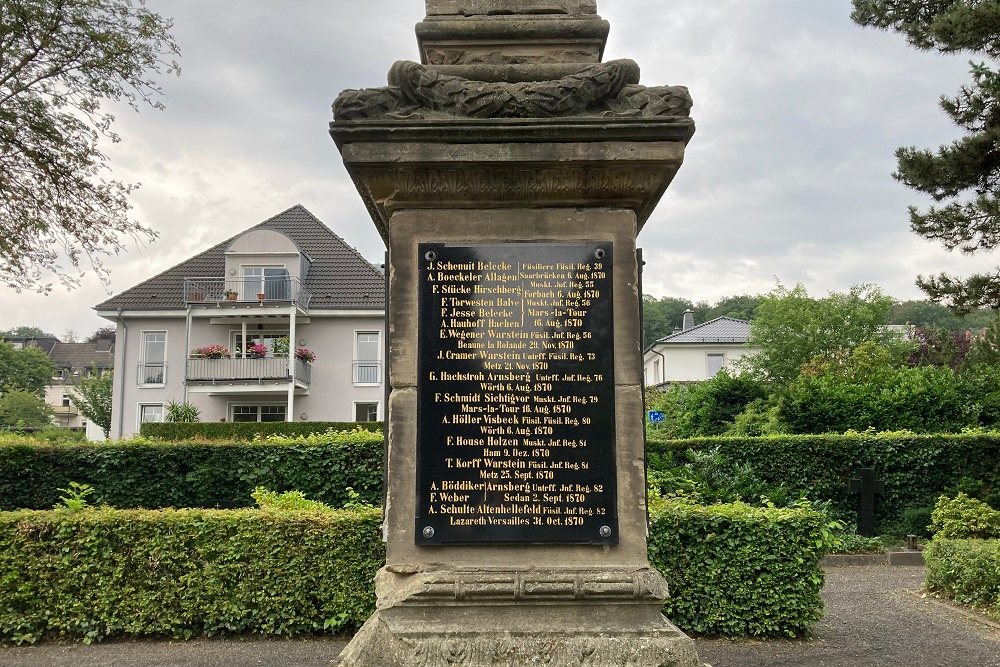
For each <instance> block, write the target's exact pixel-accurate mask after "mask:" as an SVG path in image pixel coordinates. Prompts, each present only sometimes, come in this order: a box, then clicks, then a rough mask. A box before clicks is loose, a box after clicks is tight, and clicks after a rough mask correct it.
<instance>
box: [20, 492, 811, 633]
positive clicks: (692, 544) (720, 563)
mask: <svg viewBox="0 0 1000 667" xmlns="http://www.w3.org/2000/svg"><path fill="white" fill-rule="evenodd" d="M295 495H296V498H300V497H301V496H300V494H295ZM286 497H290V496H286ZM265 502H266V501H265ZM295 502H297V500H296V501H295ZM652 518H653V521H652V525H651V530H650V541H649V555H650V560H651V562H652V563H653V565H654V566H655V567H657V568H659V569H660V570H661V571H662V572H663V573H664V575H665V576H666V577H667V579H668V581H669V582H670V585H671V589H672V591H671V592H672V595H673V597H672V598H671V599H670V600H669V602H668V605H667V608H666V610H667V612H668V613H669V614H670V616H671V618H672V619H673V620H674V621H675V622H677V623H678V624H679V625H681V627H683V628H685V629H687V630H689V631H692V632H699V633H707V634H726V635H734V636H738V635H743V634H746V635H753V636H767V635H795V634H799V633H801V632H803V631H805V630H806V629H807V628H808V627H809V625H810V624H811V623H813V622H814V621H815V620H816V619H818V618H819V616H820V613H821V611H822V603H821V602H820V598H819V589H820V587H821V586H822V583H823V574H822V570H821V569H820V568H819V565H818V561H819V558H820V556H821V555H822V553H823V551H824V549H825V548H826V547H827V546H828V545H829V543H830V541H831V538H830V533H829V530H828V523H827V520H826V519H825V518H824V516H823V515H822V514H820V513H817V512H814V511H811V510H809V509H806V508H804V507H797V508H791V509H773V508H752V507H748V506H746V505H742V504H739V503H737V504H733V505H714V506H708V507H706V506H695V505H690V504H683V503H676V502H664V501H659V502H658V503H656V504H655V506H654V507H653V513H652ZM384 558H385V552H384V547H383V545H382V541H381V516H380V513H379V511H378V510H356V511H343V510H324V511H309V510H305V511H303V510H292V511H289V510H281V509H274V508H272V509H269V510H266V511H262V510H226V511H221V510H192V509H186V510H155V511H149V510H116V509H106V508H102V509H90V508H82V509H80V510H79V511H76V512H67V511H55V510H52V511H18V512H0V641H13V642H18V643H22V642H33V641H36V640H38V639H39V638H41V637H45V636H66V637H82V638H84V641H87V642H90V641H97V640H100V639H102V638H104V637H109V636H143V635H169V636H175V637H184V638H188V637H192V636H199V635H216V634H221V633H226V632H243V633H260V634H270V635H291V634H296V633H316V632H322V631H324V630H331V629H333V630H336V629H340V628H342V627H346V626H356V625H359V624H360V623H362V622H363V621H364V620H365V619H366V618H367V617H368V615H369V614H370V613H371V612H372V610H373V608H374V600H375V596H374V582H373V579H374V576H375V573H376V571H377V570H378V568H379V567H381V566H382V564H383V563H384Z"/></svg>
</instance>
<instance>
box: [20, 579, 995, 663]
mask: <svg viewBox="0 0 1000 667" xmlns="http://www.w3.org/2000/svg"><path fill="white" fill-rule="evenodd" d="M922 580H923V568H919V567H847V568H830V569H828V570H827V585H826V587H825V589H824V590H823V598H824V600H825V601H826V605H827V611H826V616H825V617H824V619H823V620H822V621H821V622H820V623H819V624H818V626H817V627H816V632H815V635H814V636H813V638H811V639H806V640H791V641H787V640H778V641H767V642H759V641H728V640H719V639H716V640H699V641H698V654H699V655H700V656H701V658H702V660H705V661H706V662H709V663H711V664H712V667H765V666H767V667H770V666H777V665H781V666H786V665H787V666H791V665H795V666H797V667H820V666H821V667H868V666H871V667H883V666H886V667H889V666H894V665H920V666H927V667H953V666H954V667H1000V629H998V628H1000V626H997V625H991V624H988V623H985V622H983V620H981V619H979V618H978V617H976V616H975V615H971V614H968V613H966V612H962V611H959V610H956V609H953V608H951V607H949V606H947V605H944V604H942V603H940V602H936V601H932V600H927V599H922V598H921V597H920V596H919V595H916V594H914V593H913V591H916V590H917V589H919V588H920V584H921V581H922ZM343 645H344V642H343V639H342V638H333V637H331V638H310V639H295V640H259V639H246V640H243V639H228V640H218V639H212V640H195V641H188V642H167V641H124V642H105V643H102V644H97V645H94V646H84V645H82V644H78V643H54V642H48V643H44V644H41V645H37V646H27V647H16V648H5V649H0V667H36V666H43V665H44V666H45V667H71V666H72V667H182V666H184V667H222V666H226V667H256V666H258V665H281V666H282V667H330V665H336V664H337V661H336V657H337V655H338V654H339V653H340V650H341V648H343Z"/></svg>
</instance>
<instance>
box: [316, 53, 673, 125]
mask: <svg viewBox="0 0 1000 667" xmlns="http://www.w3.org/2000/svg"><path fill="white" fill-rule="evenodd" d="M638 80H639V67H638V65H636V64H635V62H633V61H631V60H614V61H611V62H608V63H603V64H599V65H593V66H590V67H586V68H584V69H582V70H580V71H579V72H577V73H575V74H569V75H566V76H563V77H562V78H560V79H557V80H554V81H525V82H518V83H507V82H505V81H497V82H484V81H473V80H470V79H466V78H463V77H460V76H450V75H447V74H442V73H441V72H439V71H437V70H435V69H432V68H428V67H426V66H424V65H419V64H417V63H413V62H405V61H401V62H397V63H396V64H395V65H393V66H392V69H391V70H390V73H389V83H390V84H391V85H390V86H388V87H386V88H367V89H364V90H346V91H344V92H342V93H341V94H340V96H339V97H337V100H336V101H335V102H334V104H333V112H334V119H335V120H340V121H347V120H371V119H386V118H397V119H407V118H434V117H459V118H553V117H564V116H582V115H590V116H602V115H606V116H614V115H621V116H653V117H678V116H689V115H690V112H691V105H692V102H691V97H690V95H689V94H688V92H687V89H686V88H683V87H681V86H661V87H655V88H646V87H644V86H637V85H633V84H634V83H635V82H637V81H638Z"/></svg>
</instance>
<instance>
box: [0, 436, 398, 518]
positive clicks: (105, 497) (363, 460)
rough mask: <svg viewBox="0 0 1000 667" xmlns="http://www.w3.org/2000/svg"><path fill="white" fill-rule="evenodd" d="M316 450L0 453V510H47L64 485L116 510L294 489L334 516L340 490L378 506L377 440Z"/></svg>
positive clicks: (104, 448) (85, 448) (34, 449)
mask: <svg viewBox="0 0 1000 667" xmlns="http://www.w3.org/2000/svg"><path fill="white" fill-rule="evenodd" d="M312 440H314V441H317V444H313V442H301V443H296V444H281V443H273V442H264V443H258V442H254V443H204V442H201V443H198V442H193V443H179V444H166V443H154V444H149V443H145V444H126V443H117V444H116V443H112V444H84V445H54V446H46V445H0V510H15V509H48V508H51V507H52V506H53V505H54V504H55V503H57V502H58V501H59V496H60V492H59V489H64V488H66V487H67V486H68V485H69V483H70V482H78V483H83V484H90V485H91V486H92V487H93V488H94V493H93V495H92V496H91V498H90V500H91V502H93V503H95V504H101V503H104V504H108V505H111V506H112V507H119V508H149V509H156V508H162V507H222V508H233V507H247V506H250V505H253V500H252V499H251V498H250V492H251V491H253V489H254V487H255V486H265V487H267V488H269V489H271V490H273V491H287V490H292V489H296V490H299V491H302V492H303V493H305V495H306V496H307V497H309V498H312V499H315V500H319V501H322V502H324V503H326V504H328V505H332V506H334V507H340V506H342V505H343V504H344V503H345V502H346V501H348V500H349V497H348V494H347V492H346V488H347V487H348V486H350V487H352V488H353V489H354V490H355V491H356V492H357V493H359V494H361V498H360V500H363V501H365V502H368V503H370V504H375V505H378V504H381V502H382V461H383V458H384V456H383V448H382V438H381V436H380V435H378V434H375V433H372V434H367V433H362V432H355V433H349V434H331V435H329V436H316V437H314V438H312Z"/></svg>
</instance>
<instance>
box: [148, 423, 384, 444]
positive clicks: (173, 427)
mask: <svg viewBox="0 0 1000 667" xmlns="http://www.w3.org/2000/svg"><path fill="white" fill-rule="evenodd" d="M356 429H363V430H366V431H372V432H377V433H381V432H382V422H195V423H171V422H146V423H145V424H143V425H142V426H141V427H140V428H139V433H140V434H141V435H143V436H145V437H148V438H160V439H162V440H171V441H179V440H192V439H204V440H260V439H261V438H263V437H267V436H269V435H291V436H295V435H312V434H314V433H323V432H324V431H329V430H334V431H353V430H356Z"/></svg>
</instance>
